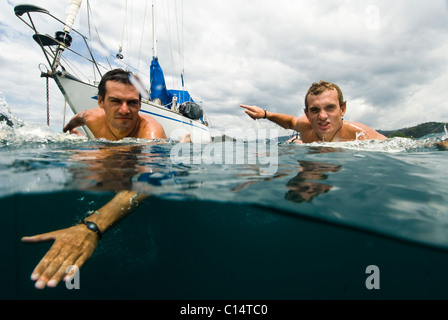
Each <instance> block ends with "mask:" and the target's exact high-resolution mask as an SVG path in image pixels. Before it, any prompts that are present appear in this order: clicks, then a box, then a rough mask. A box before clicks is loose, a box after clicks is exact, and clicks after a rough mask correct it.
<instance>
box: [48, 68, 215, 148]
mask: <svg viewBox="0 0 448 320" xmlns="http://www.w3.org/2000/svg"><path fill="white" fill-rule="evenodd" d="M54 80H55V81H56V83H57V85H58V87H59V89H60V90H61V92H62V94H63V95H64V97H65V99H66V100H67V103H68V104H69V106H70V108H71V110H72V111H73V113H74V114H77V113H79V112H81V111H83V110H86V109H92V108H96V107H98V100H97V98H96V97H97V94H98V88H97V87H96V86H93V85H90V84H87V83H84V82H81V81H79V80H76V79H73V78H71V77H66V76H64V75H62V74H60V73H57V74H55V75H54ZM140 112H142V113H144V114H148V115H150V116H152V117H153V118H155V119H156V120H157V121H158V122H159V123H160V124H161V125H162V126H163V128H164V130H165V133H166V136H167V137H168V138H170V139H172V140H180V139H181V138H182V137H183V136H184V135H185V133H187V132H189V133H190V135H191V138H192V140H193V142H194V143H209V142H211V134H210V129H209V127H207V126H206V125H204V124H203V123H201V122H200V121H197V120H192V119H189V118H187V117H185V116H183V115H181V114H180V113H178V112H175V111H172V110H170V109H167V108H164V107H162V106H159V105H157V104H155V103H153V102H151V101H146V100H143V101H142V108H141V111H140ZM85 131H86V133H87V135H88V136H89V137H91V138H93V136H92V133H91V132H90V131H89V130H88V129H87V128H85Z"/></svg>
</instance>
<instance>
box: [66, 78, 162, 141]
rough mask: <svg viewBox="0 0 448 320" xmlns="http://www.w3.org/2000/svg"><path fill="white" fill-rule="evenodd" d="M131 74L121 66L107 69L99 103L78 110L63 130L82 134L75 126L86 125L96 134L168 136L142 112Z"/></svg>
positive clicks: (108, 136) (107, 136) (106, 136)
mask: <svg viewBox="0 0 448 320" xmlns="http://www.w3.org/2000/svg"><path fill="white" fill-rule="evenodd" d="M130 75H131V73H130V72H128V71H124V70H122V69H114V70H111V71H109V72H108V73H106V74H105V75H104V76H103V78H102V79H101V82H100V84H99V86H98V106H99V107H98V108H95V109H89V110H85V111H82V112H80V113H78V114H77V115H75V116H74V117H73V118H72V119H71V120H70V122H69V123H68V124H67V125H66V126H65V127H64V129H63V131H64V132H67V131H69V132H71V133H76V134H79V133H78V131H77V130H76V129H75V128H77V127H79V126H84V125H86V126H87V127H88V128H89V129H90V131H91V132H92V133H93V135H94V136H95V138H104V139H107V140H121V139H123V138H126V137H130V138H141V139H166V135H165V131H164V130H163V127H162V125H161V124H160V123H159V122H157V120H155V119H154V118H153V117H151V116H149V115H143V114H140V113H139V112H140V109H141V95H140V93H139V92H138V90H137V88H135V87H134V85H133V84H132V83H131V81H130V80H129V77H130Z"/></svg>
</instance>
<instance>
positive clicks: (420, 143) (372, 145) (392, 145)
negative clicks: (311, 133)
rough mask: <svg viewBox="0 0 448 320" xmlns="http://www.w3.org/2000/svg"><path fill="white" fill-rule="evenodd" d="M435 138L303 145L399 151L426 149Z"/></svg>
mask: <svg viewBox="0 0 448 320" xmlns="http://www.w3.org/2000/svg"><path fill="white" fill-rule="evenodd" d="M435 140H436V139H434V138H431V139H420V140H414V139H411V138H399V137H396V138H391V139H387V140H384V141H379V140H355V141H348V142H313V143H309V144H304V145H308V146H320V147H329V148H341V149H350V150H358V151H372V152H386V153H401V152H409V151H417V150H419V149H422V148H423V149H426V148H429V147H433V146H434V143H435Z"/></svg>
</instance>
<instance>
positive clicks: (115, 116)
mask: <svg viewBox="0 0 448 320" xmlns="http://www.w3.org/2000/svg"><path fill="white" fill-rule="evenodd" d="M98 104H99V106H100V107H101V108H103V109H104V112H105V113H106V121H107V123H108V124H109V125H110V126H112V127H114V128H116V129H118V130H120V131H128V130H132V129H133V128H134V127H135V124H136V122H137V120H138V112H139V111H140V108H141V104H140V96H139V92H138V91H137V89H136V88H135V87H134V86H133V85H131V84H123V83H120V82H116V81H107V82H106V94H105V97H104V99H102V100H101V99H100V100H98Z"/></svg>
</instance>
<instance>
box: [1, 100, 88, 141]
mask: <svg viewBox="0 0 448 320" xmlns="http://www.w3.org/2000/svg"><path fill="white" fill-rule="evenodd" d="M86 140H87V138H85V137H79V136H76V135H71V134H67V133H56V132H53V131H52V130H51V129H50V128H49V127H48V126H46V125H42V124H28V123H25V122H24V121H23V120H21V119H19V118H17V117H15V116H14V115H13V114H12V113H11V109H10V107H9V105H8V104H7V103H6V101H5V99H4V98H3V97H0V146H9V145H20V144H24V143H49V142H79V141H86Z"/></svg>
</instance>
